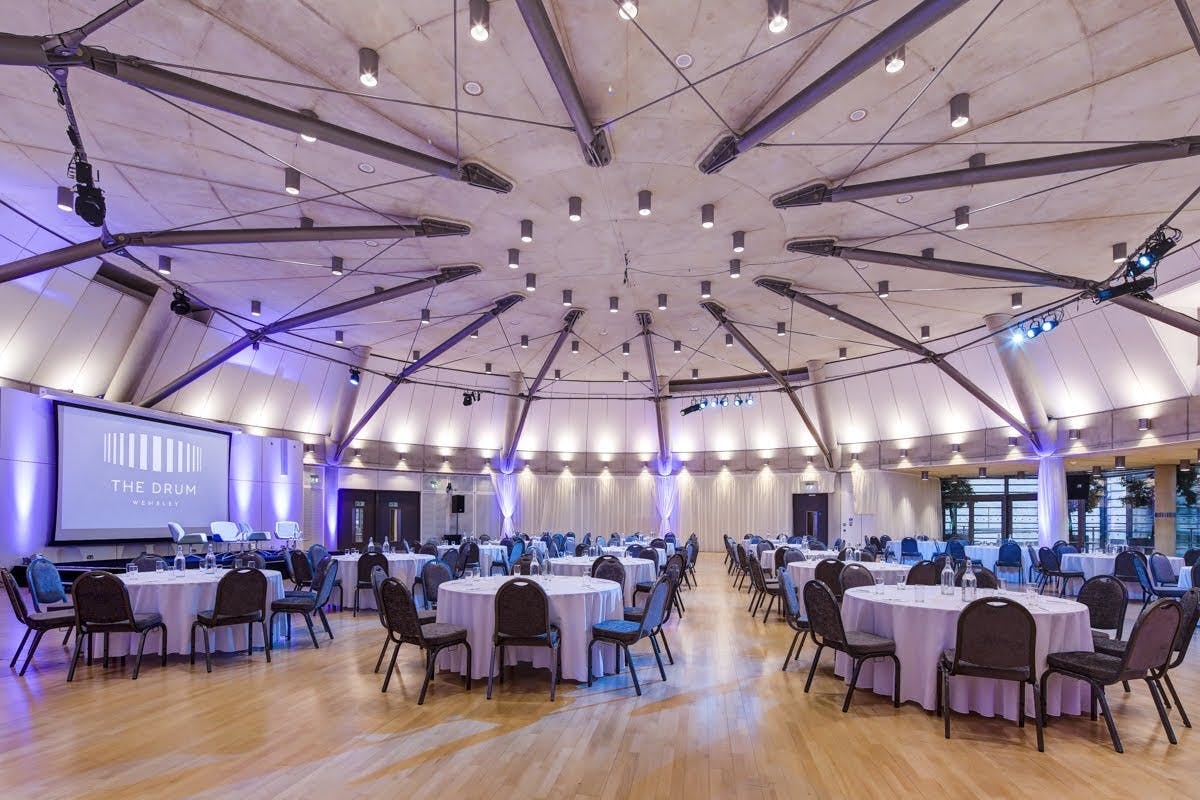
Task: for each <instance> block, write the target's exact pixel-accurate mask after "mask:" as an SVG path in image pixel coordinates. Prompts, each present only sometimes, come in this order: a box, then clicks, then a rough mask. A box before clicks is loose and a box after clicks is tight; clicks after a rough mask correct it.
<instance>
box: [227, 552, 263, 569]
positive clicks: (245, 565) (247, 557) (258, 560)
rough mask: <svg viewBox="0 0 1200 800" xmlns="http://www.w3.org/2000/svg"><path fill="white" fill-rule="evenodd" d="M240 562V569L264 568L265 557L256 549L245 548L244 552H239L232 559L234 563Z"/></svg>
mask: <svg viewBox="0 0 1200 800" xmlns="http://www.w3.org/2000/svg"><path fill="white" fill-rule="evenodd" d="M239 561H240V562H241V563H242V567H241V568H242V569H266V568H267V557H266V556H264V555H263V554H262V553H260V552H258V551H257V550H247V551H246V552H245V553H239V554H238V556H237V558H235V559H234V560H233V563H234V564H237V563H238V562H239Z"/></svg>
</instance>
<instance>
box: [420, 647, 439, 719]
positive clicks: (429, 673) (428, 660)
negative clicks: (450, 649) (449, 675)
mask: <svg viewBox="0 0 1200 800" xmlns="http://www.w3.org/2000/svg"><path fill="white" fill-rule="evenodd" d="M437 652H438V651H437V650H434V649H432V648H431V649H429V650H427V651H425V680H424V682H422V683H421V694H420V696H418V697H417V705H419V706H420V705H424V704H425V693H426V692H427V691H429V682H430V681H431V680H433V660H434V659H435V658H436V657H437Z"/></svg>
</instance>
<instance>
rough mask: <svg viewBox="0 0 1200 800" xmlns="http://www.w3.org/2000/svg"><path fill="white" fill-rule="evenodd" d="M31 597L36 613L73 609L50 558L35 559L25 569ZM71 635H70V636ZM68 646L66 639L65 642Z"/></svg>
mask: <svg viewBox="0 0 1200 800" xmlns="http://www.w3.org/2000/svg"><path fill="white" fill-rule="evenodd" d="M25 579H26V580H27V581H28V582H29V596H30V598H31V599H32V600H33V610H34V611H39V612H40V611H63V610H68V611H69V610H70V609H71V597H70V595H68V594H67V588H66V587H65V586H64V585H63V582H62V576H61V575H59V574H58V567H56V566H54V562H52V561H51V560H50V559H48V558H35V559H33V560H32V561H30V562H29V566H28V567H26V569H25ZM68 635H70V634H68ZM63 643H64V644H66V639H64V640H63Z"/></svg>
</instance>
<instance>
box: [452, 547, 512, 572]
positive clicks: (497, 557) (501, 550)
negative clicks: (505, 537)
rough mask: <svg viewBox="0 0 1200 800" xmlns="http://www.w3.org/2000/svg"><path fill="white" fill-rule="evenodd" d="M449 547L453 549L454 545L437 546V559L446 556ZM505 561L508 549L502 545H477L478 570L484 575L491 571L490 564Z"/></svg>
mask: <svg viewBox="0 0 1200 800" xmlns="http://www.w3.org/2000/svg"><path fill="white" fill-rule="evenodd" d="M451 547H455V545H452V544H439V545H438V549H437V551H438V558H441V557H442V556H444V555H446V551H448V550H449V549H450V548H451ZM462 548H463V546H462V545H459V546H457V549H458V550H460V551H461V550H462ZM507 560H508V548H507V547H505V546H504V545H502V544H481V545H479V568H480V569H482V570H483V574H484V575H487V574H488V573H489V572H491V571H492V562H493V561H499V562H504V561H507Z"/></svg>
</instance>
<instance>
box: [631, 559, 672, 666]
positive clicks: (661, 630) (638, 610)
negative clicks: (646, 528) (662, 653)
mask: <svg viewBox="0 0 1200 800" xmlns="http://www.w3.org/2000/svg"><path fill="white" fill-rule="evenodd" d="M677 557H678V558H677ZM682 564H683V556H680V555H679V553H676V554H675V555H674V556H671V557H670V558H668V559H667V565H666V566H665V567H663V572H662V577H664V578H666V579H667V580H668V581H670V583H671V591H670V592H669V593H668V594H667V607H666V610H665V611H664V613H663V618H662V622H661V623H660V624H659V626H658V628H657V630H654V631H651V633H650V635H651V636H654V635H657V636H658V638H660V639H662V643H663V649H664V650H666V651H667V660H668V661H669V662H670V663H672V664H674V663H675V656H673V655H671V645H670V644H668V643H667V634H666V632H665V626H666V624H667V623H668V622H670V621H671V611H672V610H673V609H675V608H678V609H679V616H680V617H682V616H683V603H681V602H680V601H679V586H680V581H681V580H682V575H683V567H682ZM640 585H641V584H639V586H640ZM646 591H648V592H652V591H654V584H653V583H651V584H650V588H649V589H647V590H646ZM637 594H638V593H637V592H636V591H635V592H634V598H636V597H637ZM645 613H646V606H645V605H640V606H639V605H632V606H626V607H625V612H624V616H625V619H626V620H629V621H630V622H640V621H641V619H642V617H643V616H644V615H645Z"/></svg>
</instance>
